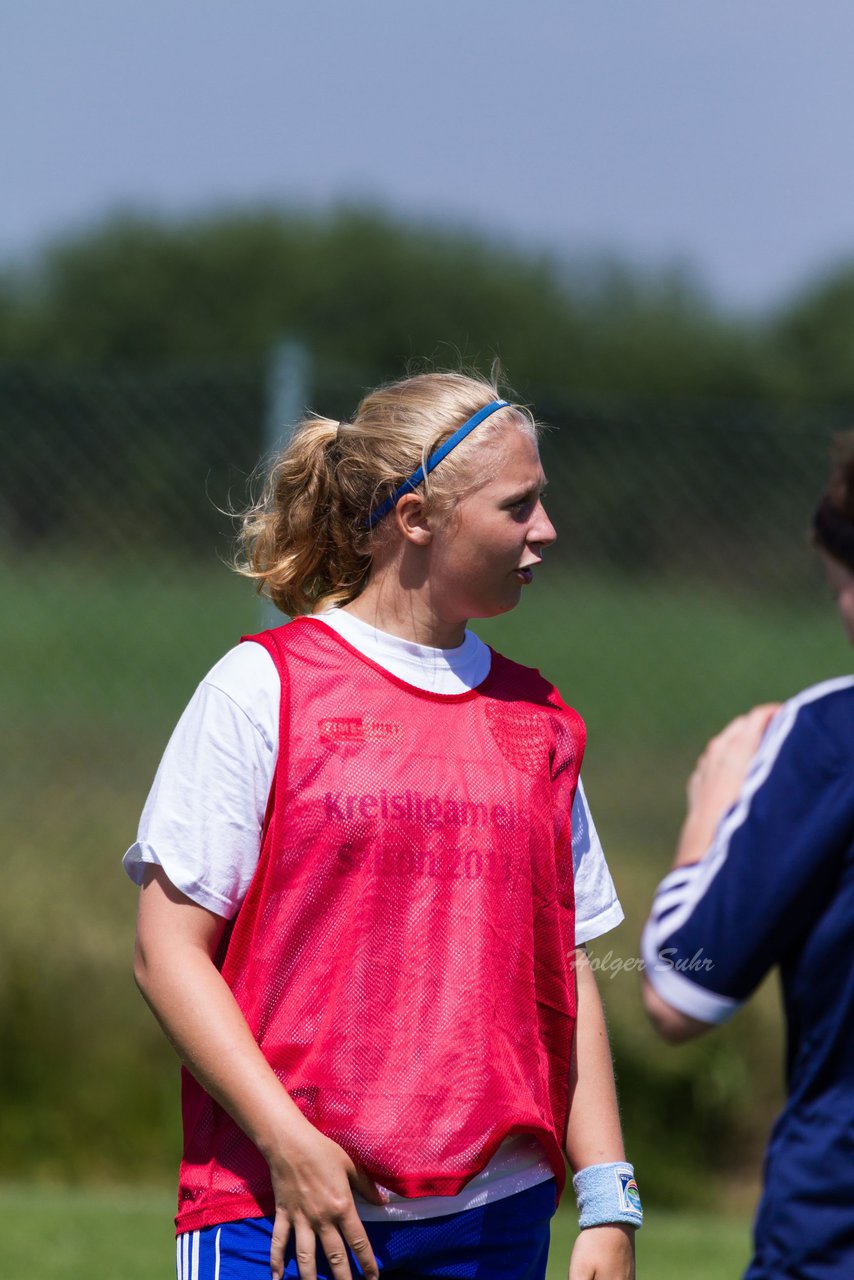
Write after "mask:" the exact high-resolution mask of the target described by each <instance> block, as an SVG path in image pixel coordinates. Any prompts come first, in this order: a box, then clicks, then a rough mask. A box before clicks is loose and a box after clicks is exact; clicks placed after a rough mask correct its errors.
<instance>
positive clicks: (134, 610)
mask: <svg viewBox="0 0 854 1280" xmlns="http://www.w3.org/2000/svg"><path fill="white" fill-rule="evenodd" d="M0 590H1V591H2V594H3V602H4V627H3V629H2V631H0V704H1V705H3V707H4V722H5V726H6V729H7V732H6V733H5V734H4V735H3V742H2V744H0V806H2V810H3V813H4V922H3V929H2V931H0V1043H2V1044H3V1053H2V1055H0V1175H4V1174H5V1176H8V1177H19V1176H21V1174H22V1173H24V1174H27V1175H32V1176H38V1177H40V1178H43V1179H55V1180H64V1179H69V1178H70V1179H75V1180H79V1181H85V1180H86V1179H88V1178H91V1177H93V1176H98V1177H101V1178H106V1177H110V1176H120V1177H122V1178H123V1179H125V1180H127V1179H139V1180H141V1181H144V1180H145V1179H149V1180H150V1179H157V1178H160V1177H164V1176H169V1175H170V1174H171V1172H172V1171H173V1168H174V1165H175V1159H176V1149H177V1136H178V1135H177V1129H178V1088H177V1071H176V1067H175V1064H174V1061H173V1058H172V1054H171V1051H170V1050H169V1048H168V1046H166V1044H165V1042H164V1040H163V1038H162V1036H161V1035H160V1033H159V1031H158V1029H157V1028H156V1026H155V1025H154V1022H153V1020H152V1019H151V1017H150V1015H149V1013H148V1011H147V1010H146V1009H145V1008H144V1007H143V1004H142V1001H141V1000H140V998H139V997H138V995H137V993H136V991H135V989H134V987H133V983H132V981H131V977H130V954H131V946H132V934H133V916H134V911H135V893H134V891H133V888H132V886H131V885H130V884H129V882H128V881H127V880H126V879H125V877H124V875H123V873H122V871H121V869H120V865H119V862H120V857H121V854H122V852H123V851H124V849H125V848H126V846H127V845H128V844H129V843H131V841H132V840H133V838H134V834H135V829H136V823H137V819H138V815H139V811H140V808H141V806H142V803H143V801H144V798H145V795H146V792H147V790H148V787H149V785H150V782H151V778H152V776H153V773H154V770H155V768H156V765H157V761H158V759H159V756H160V754H161V752H162V750H163V747H164V745H165V742H166V739H167V737H168V735H169V732H170V731H171V728H172V726H173V724H174V721H175V719H176V717H177V715H178V714H179V713H180V710H181V708H182V707H183V705H184V703H185V702H186V700H187V699H188V697H189V696H190V694H191V692H192V690H193V688H194V687H195V685H196V683H197V682H198V680H199V679H200V678H201V676H202V675H203V674H204V672H205V671H206V670H207V668H208V667H209V666H210V665H211V664H212V663H213V662H214V661H215V660H216V659H217V658H218V657H219V656H220V655H221V654H222V653H223V652H224V651H225V650H226V649H227V648H228V647H229V646H230V645H231V644H232V643H234V642H235V641H236V639H237V638H238V637H239V636H240V634H241V633H242V632H246V631H253V630H258V629H260V628H261V626H262V625H263V624H262V621H261V616H260V609H259V606H258V604H257V602H256V600H255V598H254V596H253V593H252V590H251V587H250V586H249V584H247V583H245V582H242V581H241V580H239V579H237V578H235V577H234V576H233V575H230V574H229V573H228V571H227V570H226V569H225V568H224V567H223V566H221V565H220V564H218V563H217V562H216V561H215V560H214V561H212V562H211V563H207V564H202V563H184V562H179V561H178V560H177V559H176V560H169V559H164V560H162V561H153V560H150V559H136V560H134V559H131V558H128V559H127V560H125V561H112V562H103V563H95V562H91V561H83V560H81V559H71V558H67V559H64V560H58V561H48V560H45V559H31V560H24V561H21V562H15V563H12V562H6V563H3V562H0ZM478 630H479V631H480V632H481V633H482V634H483V636H484V637H485V638H486V639H487V640H489V642H490V643H492V644H494V645H495V646H496V647H497V648H500V649H503V650H504V651H505V652H507V653H508V654H509V655H510V656H513V657H516V658H518V659H519V660H521V661H524V662H528V663H530V664H532V665H537V666H539V667H541V669H542V670H543V671H544V672H545V673H546V674H547V675H548V676H549V677H550V678H552V679H554V680H555V681H556V682H557V683H558V684H559V685H560V687H561V689H562V691H563V692H564V695H565V696H566V698H567V700H568V701H571V702H572V703H574V704H575V705H576V706H577V707H578V708H579V709H580V710H581V711H582V713H583V714H584V716H585V719H586V720H587V723H588V731H589V737H588V751H587V756H586V760H585V766H584V777H585V783H586V786H587V790H588V795H589V796H590V800H591V804H592V807H593V811H594V814H595V817H596V821H597V825H598V828H599V831H600V834H601V836H602V840H603V843H604V845H605V849H606V852H607V854H608V858H609V863H610V865H611V868H612V871H613V874H614V877H615V880H616V882H617V886H618V890H619V892H620V896H621V898H622V900H623V904H624V907H625V909H626V915H627V921H626V923H625V924H624V925H623V926H621V928H620V929H619V930H617V931H615V932H614V933H613V934H612V935H609V936H608V937H607V938H605V939H603V940H602V942H601V943H599V944H597V950H599V951H600V952H607V951H608V950H611V951H612V952H613V953H614V955H615V956H616V957H617V958H618V959H619V958H632V957H634V956H636V955H637V946H638V935H639V932H640V928H641V924H642V922H643V919H644V917H645V914H646V910H647V907H648V903H649V899H650V895H651V892H652V889H653V887H654V885H655V883H656V882H657V880H658V879H659V878H660V876H661V875H662V874H663V872H664V870H665V868H666V866H667V862H668V858H669V856H670V851H671V849H672V845H673V842H674V839H675V835H676V831H677V828H678V824H679V821H680V818H681V813H682V805H683V800H682V794H683V787H684V780H685V778H686V776H687V774H688V772H689V770H690V768H691V766H692V764H693V761H694V758H695V756H696V755H697V753H698V752H699V750H700V749H701V747H702V745H703V743H704V741H705V740H706V738H707V737H708V736H709V735H710V734H711V733H713V732H715V731H716V730H717V729H718V728H719V726H720V725H721V724H722V723H723V722H724V721H725V720H726V719H728V718H729V717H730V716H731V715H733V714H735V713H736V712H737V711H740V710H742V709H743V708H744V707H746V706H748V705H749V704H750V703H752V702H754V701H758V700H765V699H768V698H777V697H784V696H786V695H788V694H790V693H793V692H794V691H796V690H797V689H799V688H800V687H802V686H803V685H805V684H808V683H810V682H812V681H815V680H818V679H820V678H823V677H825V676H830V675H834V674H839V673H840V672H842V671H845V670H846V669H847V667H848V665H849V660H850V651H849V650H848V648H847V647H846V645H845V644H844V641H843V639H842V637H841V635H840V634H839V629H838V624H837V622H836V620H835V618H834V616H833V610H832V606H830V605H829V604H828V602H827V601H826V600H824V599H823V598H821V596H820V595H819V593H818V592H816V600H815V601H814V603H812V604H807V603H805V602H804V601H803V600H801V601H800V602H799V603H797V604H792V605H788V606H787V605H785V604H784V603H781V602H779V601H777V602H774V601H771V600H768V599H765V600H763V599H762V598H760V597H759V596H757V597H755V598H753V599H746V598H745V597H744V596H743V595H742V596H738V597H736V596H734V595H729V594H727V593H726V592H725V591H724V590H722V589H720V588H718V589H712V588H711V587H710V586H704V585H703V584H702V583H701V582H699V581H696V580H694V579H692V578H687V577H686V578H685V579H680V580H678V581H669V582H663V581H649V580H639V579H631V578H619V579H618V578H593V577H589V576H587V577H585V576H582V575H573V576H567V575H563V576H557V575H555V576H552V577H551V578H550V577H549V575H548V573H547V572H546V573H545V574H543V576H542V578H541V579H539V580H538V581H537V582H536V583H535V584H534V585H533V586H532V587H531V588H530V589H529V590H528V591H527V592H526V594H525V599H524V602H523V605H522V606H521V608H520V609H518V610H516V611H515V612H514V613H512V614H509V615H507V616H506V617H504V618H500V619H495V620H493V621H490V622H487V623H484V624H482V625H479V626H478ZM601 985H602V989H603V994H604V998H605V1002H606V1008H607V1011H608V1014H609V1018H610V1022H611V1027H612V1032H613V1037H614V1043H615V1052H616V1059H617V1071H618V1077H619V1080H620V1086H621V1093H622V1105H623V1112H624V1116H625V1121H626V1128H627V1134H628V1140H629V1146H630V1149H631V1151H632V1153H633V1157H634V1159H635V1163H636V1164H637V1165H639V1166H640V1167H639V1173H640V1176H641V1177H642V1179H643V1185H644V1190H645V1195H646V1196H647V1199H649V1193H650V1191H652V1192H654V1194H655V1195H657V1196H658V1197H659V1199H660V1200H661V1201H662V1202H665V1203H673V1202H674V1200H675V1198H679V1199H683V1200H684V1198H685V1196H686V1195H687V1191H688V1189H689V1188H690V1187H691V1186H693V1185H694V1181H693V1180H692V1179H691V1178H689V1177H687V1176H686V1170H688V1169H690V1168H691V1167H693V1166H694V1165H695V1164H696V1161H697V1160H698V1159H704V1157H703V1155H702V1153H703V1151H704V1150H706V1148H707V1146H709V1145H710V1149H712V1150H726V1151H727V1152H730V1153H731V1154H732V1160H733V1161H734V1164H735V1166H736V1169H737V1170H738V1171H740V1170H742V1169H746V1170H755V1168H756V1167H757V1166H758V1160H759V1156H760V1152H761V1147H762V1143H763V1140H764V1136H765V1133H766V1130H767V1127H768V1123H769V1121H770V1118H771V1116H772V1114H773V1111H774V1108H775V1106H776V1105H777V1102H778V1101H779V1095H780V1084H779V1081H780V1076H781V1071H780V1044H779V1015H778V1011H777V1007H776V997H775V994H774V992H773V990H772V989H769V990H767V991H766V992H765V993H763V995H762V998H761V999H760V1000H759V1001H758V1003H755V1004H754V1005H753V1006H752V1007H751V1009H750V1010H749V1012H747V1013H746V1014H744V1015H742V1016H741V1017H740V1019H738V1020H737V1022H736V1023H735V1024H733V1026H732V1027H729V1028H727V1029H725V1030H724V1031H723V1032H720V1033H716V1035H715V1037H714V1038H711V1039H709V1040H708V1041H706V1042H702V1043H700V1044H698V1045H697V1046H688V1047H687V1048H685V1049H682V1050H678V1051H673V1050H668V1049H664V1048H662V1046H661V1045H660V1044H659V1043H658V1041H656V1040H655V1038H654V1036H653V1035H652V1033H651V1031H650V1030H649V1028H648V1027H647V1025H646V1022H645V1019H644V1017H643V1015H642V1013H641V1012H640V1006H639V1001H638V979H637V974H636V973H626V972H617V973H615V974H614V975H613V976H605V975H604V974H603V978H602V983H601ZM57 1062H62V1064H63V1070H62V1073H58V1072H57V1071H56V1069H55V1064H56V1063H57ZM69 1099H71V1105H69ZM674 1111H678V1113H679V1114H683V1113H684V1114H690V1115H691V1116H692V1123H691V1124H690V1125H680V1126H679V1127H678V1129H677V1128H676V1127H674V1126H672V1124H670V1117H671V1116H672V1115H673V1114H674ZM662 1132H664V1133H665V1134H666V1136H665V1138H664V1139H662V1136H661V1135H662ZM718 1137H721V1141H719V1142H718V1141H716V1140H714V1139H716V1138H718ZM717 1172H718V1176H724V1177H725V1176H727V1175H728V1173H729V1172H730V1170H729V1168H728V1167H726V1166H724V1165H721V1167H720V1168H719V1169H718V1171H717ZM703 1194H704V1195H705V1188H704V1191H703ZM650 1234H652V1233H650Z"/></svg>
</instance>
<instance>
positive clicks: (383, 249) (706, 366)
mask: <svg viewBox="0 0 854 1280" xmlns="http://www.w3.org/2000/svg"><path fill="white" fill-rule="evenodd" d="M283 332H291V333H295V334H298V335H299V336H300V337H302V338H303V339H304V340H305V341H306V342H308V343H309V345H310V346H311V347H312V349H313V351H314V352H315V353H316V354H317V355H318V356H319V357H320V358H325V359H330V360H335V361H341V362H346V363H348V364H351V365H355V364H358V365H361V366H363V367H364V368H365V369H366V370H367V371H369V373H377V374H379V375H380V376H388V375H390V374H396V373H398V372H399V371H400V370H401V368H403V367H405V366H406V365H407V363H408V362H409V361H411V360H413V359H423V358H426V359H428V360H432V361H434V362H435V363H437V364H454V363H458V362H459V361H460V360H463V361H465V362H473V363H477V364H479V365H481V366H482V365H484V364H486V365H488V364H489V362H490V361H491V359H492V358H494V357H495V356H498V357H500V359H501V360H502V363H503V364H504V365H505V367H506V368H507V369H508V370H510V372H511V373H512V376H513V379H514V382H515V383H516V385H517V387H519V388H520V389H526V388H533V387H537V386H551V387H553V388H555V389H564V390H566V391H578V390H588V391H603V392H604V391H620V392H623V393H630V394H638V393H639V394H649V395H671V394H697V395H710V394H714V395H729V396H745V395H755V394H757V393H759V392H760V391H761V390H762V387H763V375H762V373H761V372H760V366H761V361H760V360H758V359H757V353H756V343H755V339H754V337H753V335H752V334H751V333H750V332H749V331H748V329H747V328H746V327H745V326H742V325H738V324H736V323H734V322H732V321H730V320H728V319H725V318H723V317H722V316H721V315H719V314H718V313H717V312H716V311H715V309H714V308H713V307H712V305H711V303H710V302H709V300H708V299H707V298H706V297H705V296H704V295H703V294H702V292H701V291H700V290H699V289H698V288H697V287H696V285H695V284H694V283H693V282H692V281H691V280H690V279H689V277H688V276H687V274H686V273H684V272H679V271H671V272H669V273H663V274H661V275H644V274H642V273H640V272H638V271H635V270H633V269H631V268H629V267H628V266H626V265H625V264H621V263H619V262H616V261H610V260H605V261H600V262H598V263H594V264H587V265H586V266H585V267H583V268H582V267H581V266H577V265H576V266H573V265H571V264H569V263H567V262H565V261H561V260H559V259H557V258H555V257H553V256H549V255H547V254H533V253H526V252H524V251H522V250H521V249H519V248H518V247H516V246H513V245H510V244H506V243H502V242H498V241H494V240H485V239H484V238H483V237H482V236H477V235H474V234H473V233H471V232H467V231H463V230H458V229H454V228H442V227H437V226H432V227H423V226H417V225H411V224H409V223H405V222H402V221H399V220H398V221H395V220H393V219H392V218H390V217H388V216H386V215H384V214H382V213H380V212H378V211H375V210H371V209H360V208H342V209H339V210H338V211H336V212H334V213H332V214H329V215H326V216H322V217H321V216H314V215H310V214H307V213H300V212H293V211H292V212H287V211H277V210H260V211H257V212H245V213H232V214H219V215H217V216H215V217H210V218H205V219H195V220H189V221H184V222H171V223H169V222H159V221H156V220H152V219H148V218H143V217H138V216H121V217H117V218H114V219H112V220H110V221H108V222H107V223H105V224H103V225H101V226H99V227H96V228H94V229H92V230H90V231H89V232H87V233H86V234H84V235H81V236H77V237H74V238H71V239H67V240H63V241H60V242H57V243H55V244H53V245H51V246H48V247H47V248H46V249H45V251H44V252H43V253H42V254H41V255H40V257H39V258H38V259H37V261H36V262H35V264H34V266H33V267H32V268H31V269H30V270H28V271H26V272H19V273H18V274H17V275H15V276H12V275H11V274H10V273H7V274H6V276H5V277H3V278H0V357H3V358H6V359H7V360H8V359H19V360H21V359H23V360H40V361H50V362H58V363H65V364H79V363H85V364H90V365H91V364H93V363H95V364H100V365H102V366H103V365H127V364H136V365H139V364H142V363H144V364H151V363H154V362H157V363H161V362H164V361H181V362H188V361H189V362H197V361H205V362H207V361H210V360H217V361H222V360H245V359H246V358H250V359H251V358H260V357H261V356H262V355H263V354H264V353H265V351H266V350H267V348H268V347H269V345H270V343H271V341H272V340H273V339H274V338H275V337H276V336H278V335H280V334H281V333H283Z"/></svg>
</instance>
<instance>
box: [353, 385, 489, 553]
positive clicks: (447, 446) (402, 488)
mask: <svg viewBox="0 0 854 1280" xmlns="http://www.w3.org/2000/svg"><path fill="white" fill-rule="evenodd" d="M509 404H510V401H509V400H493V401H491V403H490V404H486V405H484V406H483V408H482V409H478V411H477V413H476V414H474V416H473V417H471V418H469V420H468V422H464V423H463V425H462V426H461V427H457V430H456V431H455V432H454V434H453V435H452V436H448V439H447V440H446V441H445V443H444V444H440V445H439V448H438V449H436V450H435V451H434V452H433V453H431V454H430V457H429V458H428V459H427V461H426V462H425V463H424V465H423V466H420V467H419V468H418V470H417V471H413V473H412V475H411V476H408V477H407V479H406V480H404V482H403V484H402V485H399V486H398V488H397V489H395V491H394V493H392V494H389V496H388V497H387V498H386V500H385V502H382V503H380V505H379V506H378V507H375V508H374V510H373V511H372V512H371V514H370V515H369V516H368V518H367V519H366V521H365V524H366V525H367V527H368V528H369V529H373V527H374V525H375V524H379V522H380V520H382V518H383V516H387V515H388V513H389V511H391V509H392V507H393V506H395V504H396V503H397V502H399V501H400V499H401V498H402V497H403V495H404V494H405V493H412V492H413V490H414V489H416V488H417V487H418V485H419V484H421V482H422V480H423V479H424V477H425V476H429V474H430V472H431V471H433V470H434V469H435V468H436V467H438V465H439V463H440V462H441V461H442V459H443V458H447V456H448V454H449V453H450V452H451V450H452V449H456V447H457V445H458V444H459V443H460V441H461V440H465V438H466V436H467V435H469V434H470V432H472V431H474V429H475V427H478V426H480V424H481V422H483V420H484V418H488V417H489V416H490V414H493V413H495V412H496V410H498V409H506V408H508V406H509Z"/></svg>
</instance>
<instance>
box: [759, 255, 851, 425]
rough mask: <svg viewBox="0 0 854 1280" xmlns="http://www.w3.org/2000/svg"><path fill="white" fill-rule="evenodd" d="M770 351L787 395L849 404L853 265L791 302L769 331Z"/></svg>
mask: <svg viewBox="0 0 854 1280" xmlns="http://www.w3.org/2000/svg"><path fill="white" fill-rule="evenodd" d="M769 338H770V342H769V349H770V352H771V354H772V357H773V359H774V362H775V366H776V368H777V370H778V380H779V382H780V384H781V385H782V386H783V387H784V389H785V390H786V391H787V392H788V394H790V395H794V396H798V397H802V398H805V399H810V400H833V401H836V402H851V401H854V361H852V353H854V264H851V265H848V266H847V267H840V268H839V269H838V270H837V271H836V272H834V273H833V274H832V275H829V276H826V277H824V278H823V279H822V280H820V281H818V282H817V283H816V284H815V285H813V286H812V287H811V288H809V289H808V290H807V291H806V292H805V293H804V294H803V295H802V296H801V297H799V298H796V299H795V301H794V302H793V303H791V304H790V305H789V306H788V307H787V308H786V309H785V310H784V311H783V312H782V313H781V314H780V315H779V316H778V317H777V318H776V319H775V320H774V321H773V322H772V323H771V325H770V333H769Z"/></svg>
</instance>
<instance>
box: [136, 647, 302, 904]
mask: <svg viewBox="0 0 854 1280" xmlns="http://www.w3.org/2000/svg"><path fill="white" fill-rule="evenodd" d="M247 691H251V692H250V695H249V696H247ZM278 720H279V677H278V673H277V671H276V668H275V665H274V663H273V660H272V658H271V657H270V655H269V653H268V652H267V650H266V649H264V648H263V647H262V646H261V645H258V644H249V643H247V644H241V645H238V646H237V647H236V648H235V649H232V650H230V651H229V653H227V654H226V655H225V657H224V658H223V659H222V660H221V661H220V662H218V663H217V665H216V666H215V667H214V668H213V670H212V671H211V672H210V673H209V674H208V675H207V676H206V678H205V679H204V680H203V681H202V683H201V684H200V685H199V687H198V689H197V690H196V692H195V694H194V695H193V697H192V699H191V700H190V703H189V705H188V706H187V708H186V710H185V711H184V714H183V715H182V716H181V719H180V720H179V721H178V724H177V726H176V728H175V731H174V733H173V734H172V737H171V738H170V740H169V744H168V746H167V747H166V751H165V752H164V755H163V759H162V760H161V762H160V767H159V768H158V770H157V775H156V777H155V779H154V783H153V785H152V788H151V791H150V793H149V796H148V799H147V801H146V804H145V808H144V810H143V813H142V818H141V819H140V824H139V830H138V832H137V839H136V843H135V844H133V845H132V846H131V847H130V849H128V851H127V853H126V854H125V856H124V861H123V865H124V868H125V870H126V871H127V873H128V875H129V876H130V877H131V879H132V880H133V881H135V882H136V883H137V884H139V883H141V882H142V877H143V873H144V868H145V865H146V863H149V864H150V863H153V864H155V865H159V866H162V867H163V869H164V871H165V872H166V875H167V876H168V877H169V879H170V881H171V882H172V884H174V885H175V887H176V888H177V889H180V890H181V892H182V893H185V894H186V895H187V897H188V898H192V900H193V901H194V902H197V903H198V904H199V905H200V906H203V907H206V908H207V909H208V910H209V911H213V912H215V913H216V914H217V915H219V916H224V917H225V918H226V919H231V918H232V916H234V915H235V914H236V913H237V910H238V908H239V906H240V904H241V902H242V901H243V898H244V897H245V895H246V891H247V889H248V888H249V883H250V881H251V879H252V876H253V875H254V873H255V868H256V866H257V865H258V856H259V851H260V845H261V830H262V827H263V823H264V813H265V811H266V806H267V798H268V796H269V793H270V785H271V783H272V779H273V774H274V771H275V766H276V756H277V753H278Z"/></svg>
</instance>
